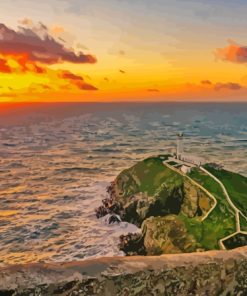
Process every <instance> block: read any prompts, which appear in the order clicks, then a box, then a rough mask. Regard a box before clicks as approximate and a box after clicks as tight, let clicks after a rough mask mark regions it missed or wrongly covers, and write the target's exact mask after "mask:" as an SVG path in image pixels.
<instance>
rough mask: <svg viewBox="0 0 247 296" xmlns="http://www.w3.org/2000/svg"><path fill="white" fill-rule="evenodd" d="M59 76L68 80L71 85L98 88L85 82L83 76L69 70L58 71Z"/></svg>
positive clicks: (81, 87) (80, 87)
mask: <svg viewBox="0 0 247 296" xmlns="http://www.w3.org/2000/svg"><path fill="white" fill-rule="evenodd" d="M59 76H60V78H62V79H65V80H68V81H69V82H70V83H71V84H72V85H74V86H76V87H77V88H79V89H81V90H98V89H97V88H96V87H95V86H93V85H91V84H89V83H86V82H85V81H84V79H83V77H81V76H79V75H76V74H73V73H71V72H70V71H60V75H59Z"/></svg>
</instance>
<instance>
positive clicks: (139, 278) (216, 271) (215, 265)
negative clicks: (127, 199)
mask: <svg viewBox="0 0 247 296" xmlns="http://www.w3.org/2000/svg"><path fill="white" fill-rule="evenodd" d="M0 295H4V296H8V295H9V296H10V295H11V296H14V295H16V296H17V295H18V296H24V295H25V296H31V295H33V296H34V295H39V296H50V295H63V296H68V295H71V296H72V295H80V296H96V295H100V296H111V295H112V296H127V295H133V296H134V295H135V296H150V295H155V296H159V295H160V296H161V295H162V296H163V295H168V296H169V295H171V296H173V295H180V296H183V295H184V296H185V295H186V296H187V295H210V296H214V295H228V296H231V295H239V296H240V295H242V296H244V295H247V247H243V248H238V249H234V250H231V251H208V252H202V253H188V254H177V255H171V254H167V255H161V256H131V257H111V258H110V257H108V258H98V259H92V260H86V261H81V262H70V263H50V264H28V265H16V266H10V267H4V268H0Z"/></svg>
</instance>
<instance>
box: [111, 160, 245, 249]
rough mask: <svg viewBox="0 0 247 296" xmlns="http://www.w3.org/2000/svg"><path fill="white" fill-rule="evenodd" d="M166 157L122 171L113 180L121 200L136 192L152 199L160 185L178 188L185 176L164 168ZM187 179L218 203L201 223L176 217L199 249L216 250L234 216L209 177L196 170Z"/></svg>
mask: <svg viewBox="0 0 247 296" xmlns="http://www.w3.org/2000/svg"><path fill="white" fill-rule="evenodd" d="M162 157H163V158H162ZM166 158H168V156H167V155H165V156H158V157H150V158H147V159H145V160H143V161H140V162H138V163H137V164H135V165H134V166H132V167H131V168H129V169H126V170H124V171H122V172H121V173H120V174H119V175H118V177H117V179H116V182H117V183H118V184H119V187H120V188H121V186H122V189H123V195H122V197H124V198H125V197H128V196H131V195H133V194H135V193H138V192H146V193H147V194H148V195H149V196H153V195H155V194H156V193H157V192H158V191H159V189H161V187H162V184H166V186H167V188H170V187H171V188H173V187H175V186H178V187H179V186H181V185H182V183H183V182H184V180H185V177H184V176H182V175H181V174H179V173H177V172H175V171H173V170H171V169H170V168H168V167H167V166H165V165H164V164H163V161H164V159H166ZM189 176H190V177H191V178H192V179H194V180H195V181H196V182H197V183H199V184H200V185H202V186H203V187H204V188H205V189H207V190H208V191H209V192H210V193H211V194H213V195H214V196H215V198H216V200H217V202H218V203H217V206H216V207H215V209H214V210H213V211H212V212H211V213H210V214H209V215H208V217H207V218H206V219H205V220H204V221H201V218H200V217H194V218H188V217H187V216H185V215H183V214H181V213H180V214H179V215H178V218H179V219H181V220H182V221H183V222H184V223H185V225H186V228H187V230H188V232H189V233H190V234H192V235H193V236H194V237H195V239H196V240H197V241H198V242H199V243H200V244H201V246H202V248H204V249H206V250H209V249H219V240H220V239H222V238H224V237H226V236H228V235H230V234H232V233H234V232H235V231H236V223H235V222H236V219H235V213H234V211H233V210H232V209H231V207H230V205H229V204H228V202H227V200H226V197H225V195H224V192H223V190H222V188H221V186H220V185H219V183H217V182H216V181H215V180H214V179H213V178H211V177H210V176H208V175H207V174H205V173H203V172H202V171H200V170H199V169H198V168H194V169H193V170H192V171H191V173H190V174H189ZM240 195H241V193H240ZM241 198H242V195H241ZM241 223H242V224H241V225H242V227H245V229H246V227H247V225H246V223H245V221H242V220H241ZM243 230H244V229H243Z"/></svg>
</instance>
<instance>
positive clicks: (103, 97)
mask: <svg viewBox="0 0 247 296" xmlns="http://www.w3.org/2000/svg"><path fill="white" fill-rule="evenodd" d="M0 11H1V21H0V102H53V101H55V102H59V101H63V102H65V101H66V102H74V101H87V102H90V101H100V102H104V101H116V102H118V101H230V102H235V101H247V31H246V28H247V18H246V15H247V1H245V0H235V1H230V0H224V1H223V0H196V1H195V0H104V1H102V0H49V1H48V0H43V1H40V2H38V1H31V0H12V1H7V0H6V1H5V0H1V1H0Z"/></svg>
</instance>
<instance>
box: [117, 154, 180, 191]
mask: <svg viewBox="0 0 247 296" xmlns="http://www.w3.org/2000/svg"><path fill="white" fill-rule="evenodd" d="M120 180H124V181H125V180H126V181H125V182H124V196H129V195H131V194H135V193H137V192H147V193H148V195H154V194H155V193H156V191H157V189H158V188H159V187H160V186H161V185H162V184H163V183H164V182H165V181H169V182H172V183H173V184H178V185H179V184H181V183H182V181H183V177H182V176H181V175H180V174H178V173H176V172H174V171H173V170H171V169H169V168H168V167H166V166H164V165H163V160H162V159H161V158H160V157H151V158H147V159H145V160H143V161H140V162H138V163H137V164H135V165H134V166H133V167H131V168H130V169H127V170H124V171H122V172H121V173H120V174H119V175H118V177H117V179H116V181H117V182H118V181H120Z"/></svg>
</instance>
